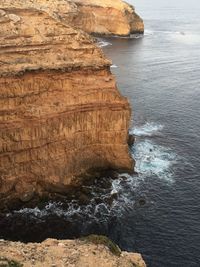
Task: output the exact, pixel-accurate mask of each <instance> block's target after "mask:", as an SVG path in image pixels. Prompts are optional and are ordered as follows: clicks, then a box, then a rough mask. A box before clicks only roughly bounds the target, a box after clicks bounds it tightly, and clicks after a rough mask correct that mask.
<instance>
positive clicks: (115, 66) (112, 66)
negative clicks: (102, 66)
mask: <svg viewBox="0 0 200 267" xmlns="http://www.w3.org/2000/svg"><path fill="white" fill-rule="evenodd" d="M110 67H111V68H114V69H116V68H118V66H117V65H115V64H113V65H111V66H110Z"/></svg>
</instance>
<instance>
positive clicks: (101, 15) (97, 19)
mask: <svg viewBox="0 0 200 267" xmlns="http://www.w3.org/2000/svg"><path fill="white" fill-rule="evenodd" d="M2 3H3V4H0V6H1V5H3V6H4V7H6V6H7V7H10V6H13V1H12V0H2ZM14 5H15V7H19V8H27V7H29V8H37V9H38V8H39V9H41V10H43V11H45V12H47V13H49V15H50V16H52V17H54V18H56V19H58V20H60V21H62V22H63V23H65V24H67V25H71V26H72V27H76V28H79V29H82V30H83V31H86V32H88V33H90V34H91V33H94V34H99V35H119V36H129V35H130V34H132V33H143V32H144V23H143V20H142V19H141V18H140V17H139V16H138V15H137V13H136V12H135V9H134V7H133V6H131V5H129V4H127V3H125V2H123V1H121V0H71V1H67V0H34V1H31V0H23V1H22V0H15V1H14Z"/></svg>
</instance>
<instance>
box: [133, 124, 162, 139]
mask: <svg viewBox="0 0 200 267" xmlns="http://www.w3.org/2000/svg"><path fill="white" fill-rule="evenodd" d="M162 129H163V125H161V124H156V123H154V122H147V123H145V124H144V125H142V126H137V127H134V128H133V129H132V130H130V133H131V134H134V135H136V136H152V135H153V134H155V133H156V132H159V131H161V130H162Z"/></svg>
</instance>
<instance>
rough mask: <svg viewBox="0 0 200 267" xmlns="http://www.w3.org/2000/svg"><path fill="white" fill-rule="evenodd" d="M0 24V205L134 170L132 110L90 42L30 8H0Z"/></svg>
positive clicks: (74, 31)
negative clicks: (97, 174)
mask: <svg viewBox="0 0 200 267" xmlns="http://www.w3.org/2000/svg"><path fill="white" fill-rule="evenodd" d="M0 26H1V27H0V198H1V205H3V203H4V202H6V201H8V200H9V199H17V198H20V199H21V200H23V201H26V200H29V199H30V198H32V197H33V196H34V195H35V194H39V195H42V194H43V193H44V192H65V191H66V190H67V188H68V186H70V185H73V186H74V185H78V184H80V183H81V178H80V177H83V176H84V175H85V174H86V173H88V172H90V171H91V170H92V169H121V170H129V171H130V170H132V168H133V161H132V159H131V158H130V156H129V152H128V146H127V132H128V127H129V120H130V107H129V104H128V102H127V99H126V98H124V97H122V96H121V95H120V93H119V92H118V90H117V87H116V84H115V79H114V77H113V76H112V74H111V73H110V70H109V65H110V62H109V61H108V60H107V59H106V58H105V57H104V55H103V54H102V52H101V50H100V49H99V48H97V47H96V45H95V44H94V43H93V41H92V39H90V38H89V37H88V35H86V34H84V33H80V32H79V31H77V30H74V29H73V28H71V27H69V26H66V25H64V24H61V23H59V22H58V21H56V20H54V19H53V18H51V17H50V16H48V14H47V13H45V12H42V11H38V10H34V9H16V8H4V9H1V10H0Z"/></svg>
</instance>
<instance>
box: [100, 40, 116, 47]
mask: <svg viewBox="0 0 200 267" xmlns="http://www.w3.org/2000/svg"><path fill="white" fill-rule="evenodd" d="M97 44H98V46H99V47H105V46H109V45H112V44H111V43H110V42H107V41H104V40H98V42H97Z"/></svg>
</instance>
